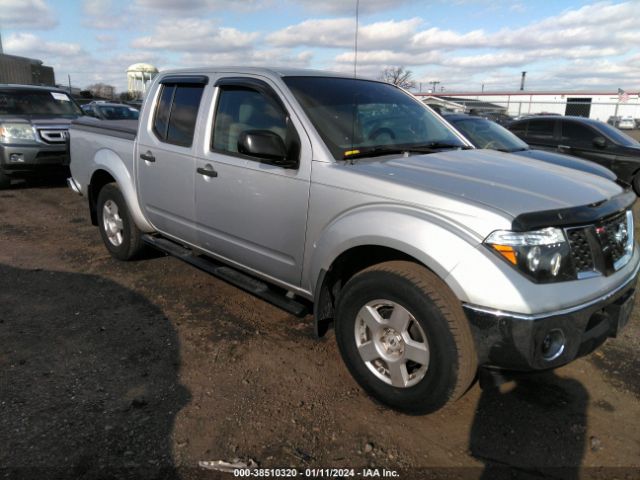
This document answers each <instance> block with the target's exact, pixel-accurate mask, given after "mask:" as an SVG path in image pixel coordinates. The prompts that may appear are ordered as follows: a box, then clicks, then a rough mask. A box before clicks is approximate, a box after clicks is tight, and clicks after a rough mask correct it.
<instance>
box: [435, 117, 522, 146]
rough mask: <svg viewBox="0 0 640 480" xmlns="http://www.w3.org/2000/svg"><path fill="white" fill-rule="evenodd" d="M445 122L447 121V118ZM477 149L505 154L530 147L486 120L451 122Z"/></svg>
mask: <svg viewBox="0 0 640 480" xmlns="http://www.w3.org/2000/svg"><path fill="white" fill-rule="evenodd" d="M445 120H447V119H446V118H445ZM449 121H450V122H451V123H452V124H453V126H454V127H456V128H457V129H458V130H459V131H460V132H462V134H463V135H464V136H465V137H467V138H468V139H469V140H471V143H473V144H474V145H475V146H476V147H477V148H489V149H491V150H501V151H503V152H518V151H520V150H527V149H528V148H529V145H527V144H526V143H525V142H523V141H522V140H520V139H519V138H518V137H516V136H515V135H514V134H513V133H511V132H510V131H509V130H507V129H506V128H504V127H501V126H500V125H498V124H497V123H495V122H491V121H489V120H485V119H484V118H473V117H469V118H461V119H455V120H449Z"/></svg>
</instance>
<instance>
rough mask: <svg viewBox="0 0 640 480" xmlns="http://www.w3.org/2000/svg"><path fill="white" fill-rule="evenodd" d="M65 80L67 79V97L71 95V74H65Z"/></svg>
mask: <svg viewBox="0 0 640 480" xmlns="http://www.w3.org/2000/svg"><path fill="white" fill-rule="evenodd" d="M67 78H68V79H69V95H71V74H69V73H68V74H67Z"/></svg>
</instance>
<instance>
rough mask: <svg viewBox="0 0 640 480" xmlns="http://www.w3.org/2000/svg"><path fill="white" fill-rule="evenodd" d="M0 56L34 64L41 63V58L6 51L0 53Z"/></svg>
mask: <svg viewBox="0 0 640 480" xmlns="http://www.w3.org/2000/svg"><path fill="white" fill-rule="evenodd" d="M1 58H6V59H9V60H23V61H27V62H29V63H32V64H34V65H42V60H38V59H37V58H28V57H19V56H18V55H9V54H8V53H0V59H1Z"/></svg>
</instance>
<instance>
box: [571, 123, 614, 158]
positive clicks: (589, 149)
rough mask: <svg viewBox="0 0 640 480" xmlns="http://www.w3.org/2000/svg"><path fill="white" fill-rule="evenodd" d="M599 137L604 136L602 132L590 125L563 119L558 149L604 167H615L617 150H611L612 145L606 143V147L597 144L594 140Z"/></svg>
mask: <svg viewBox="0 0 640 480" xmlns="http://www.w3.org/2000/svg"><path fill="white" fill-rule="evenodd" d="M597 137H601V138H604V136H603V135H602V134H601V133H600V132H598V131H597V130H596V129H594V128H592V127H590V126H589V125H585V124H583V123H580V122H576V121H573V120H570V119H563V120H562V121H561V122H560V144H559V145H558V151H559V152H560V153H565V154H567V155H574V156H576V157H580V158H584V159H585V160H591V161H592V162H596V163H598V164H600V165H602V166H603V167H607V168H609V169H613V166H614V165H613V164H614V160H615V158H616V155H615V152H614V151H611V148H610V147H611V145H605V146H604V147H597V146H595V145H594V140H595V139H596V138H597ZM609 144H610V142H609Z"/></svg>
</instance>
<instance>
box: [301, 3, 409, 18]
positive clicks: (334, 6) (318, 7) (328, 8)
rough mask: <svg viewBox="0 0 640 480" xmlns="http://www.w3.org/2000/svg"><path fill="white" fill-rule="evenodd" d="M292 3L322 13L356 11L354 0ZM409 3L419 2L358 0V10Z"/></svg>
mask: <svg viewBox="0 0 640 480" xmlns="http://www.w3.org/2000/svg"><path fill="white" fill-rule="evenodd" d="M292 3H294V4H295V5H300V6H303V7H304V8H306V9H308V10H311V11H316V12H322V13H333V14H341V15H342V14H345V13H350V14H353V15H355V13H356V1H355V0H296V1H295V2H292ZM411 3H416V4H417V3H419V2H417V1H416V0H360V5H359V8H358V10H359V12H360V13H361V14H368V13H380V12H382V11H387V10H392V9H395V8H399V7H401V6H403V5H406V4H411Z"/></svg>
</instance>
